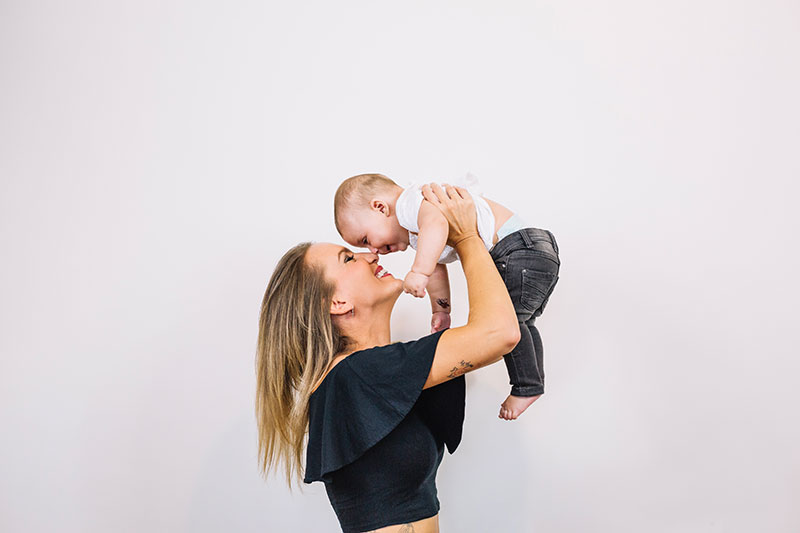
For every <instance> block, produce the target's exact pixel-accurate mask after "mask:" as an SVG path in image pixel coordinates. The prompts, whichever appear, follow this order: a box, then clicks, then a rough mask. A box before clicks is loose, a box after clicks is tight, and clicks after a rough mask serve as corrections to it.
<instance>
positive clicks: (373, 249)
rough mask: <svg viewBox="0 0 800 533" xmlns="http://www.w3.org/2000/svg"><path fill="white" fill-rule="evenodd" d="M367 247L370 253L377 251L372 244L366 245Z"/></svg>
mask: <svg viewBox="0 0 800 533" xmlns="http://www.w3.org/2000/svg"><path fill="white" fill-rule="evenodd" d="M367 248H368V249H369V252H370V253H371V254H377V253H378V249H377V248H375V247H374V246H367Z"/></svg>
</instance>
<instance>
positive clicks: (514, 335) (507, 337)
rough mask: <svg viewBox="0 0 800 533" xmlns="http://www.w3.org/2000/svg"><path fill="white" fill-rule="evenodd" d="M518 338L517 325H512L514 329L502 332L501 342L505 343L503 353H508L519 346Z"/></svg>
mask: <svg viewBox="0 0 800 533" xmlns="http://www.w3.org/2000/svg"><path fill="white" fill-rule="evenodd" d="M520 336H521V334H520V331H519V324H517V323H514V327H512V328H508V329H507V330H506V331H504V332H503V340H504V341H505V348H506V351H505V352H503V353H508V352H510V351H511V350H513V349H514V348H516V347H517V344H519V339H520Z"/></svg>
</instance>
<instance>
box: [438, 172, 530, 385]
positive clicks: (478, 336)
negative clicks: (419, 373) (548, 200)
mask: <svg viewBox="0 0 800 533" xmlns="http://www.w3.org/2000/svg"><path fill="white" fill-rule="evenodd" d="M446 189H447V190H446V191H445V190H443V189H442V188H441V187H439V186H438V185H436V184H433V185H426V186H424V187H423V189H422V193H423V196H424V197H425V199H426V200H427V201H429V202H431V203H432V204H433V205H435V206H436V207H437V208H439V210H440V211H441V212H442V214H444V216H445V218H447V223H448V225H449V234H448V244H450V245H451V246H453V247H454V248H455V249H456V251H457V252H458V255H459V257H460V259H461V266H462V268H463V269H464V276H465V277H466V278H467V294H468V296H469V318H468V319H467V323H466V324H465V325H464V326H461V327H458V328H453V329H449V330H447V331H445V332H444V333H442V336H441V337H440V338H439V343H438V344H437V347H436V354H435V355H434V359H433V365H432V366H431V371H430V374H429V375H428V379H427V381H426V382H425V386H424V387H423V388H426V389H427V388H429V387H433V386H434V385H438V384H439V383H443V382H445V381H447V380H449V379H452V378H455V377H457V376H460V375H462V374H465V373H467V372H471V371H472V370H476V369H478V368H480V367H482V366H486V365H488V364H491V363H494V362H497V361H499V360H500V359H501V358H502V357H503V355H505V354H507V353H508V352H510V351H511V350H513V349H514V347H515V346H516V345H517V343H518V342H519V337H520V332H519V325H518V324H517V318H516V313H515V312H514V306H513V305H512V304H511V298H509V296H508V290H507V289H506V286H505V285H504V284H503V280H502V279H500V273H499V272H498V271H497V268H496V267H495V266H494V262H493V261H492V258H491V256H490V255H489V252H488V251H487V250H486V247H485V246H484V244H483V241H482V240H481V238H480V236H479V235H478V230H477V216H476V214H475V204H474V202H473V201H472V197H471V196H470V194H469V192H467V190H466V189H462V188H460V187H452V186H447V188H446Z"/></svg>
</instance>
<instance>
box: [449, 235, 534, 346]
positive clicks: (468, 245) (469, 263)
mask: <svg viewBox="0 0 800 533" xmlns="http://www.w3.org/2000/svg"><path fill="white" fill-rule="evenodd" d="M456 251H457V252H458V255H459V257H460V258H461V264H462V266H463V268H464V276H465V277H466V279H467V295H468V296H469V318H468V320H467V325H468V326H473V327H475V328H479V329H481V330H485V332H486V333H487V334H495V333H496V334H498V335H499V336H500V337H508V336H510V337H516V338H517V339H518V338H519V326H518V325H517V317H516V313H515V311H514V306H513V304H512V303H511V298H510V297H509V296H508V290H507V289H506V286H505V285H504V284H503V280H502V279H501V278H500V273H499V272H498V271H497V267H495V265H494V262H493V261H492V258H491V256H490V255H489V253H488V252H487V251H486V247H485V246H484V244H483V241H482V240H481V238H480V237H479V236H478V235H477V234H473V235H472V236H470V237H467V238H465V239H463V240H461V241H460V242H458V243H457V244H456ZM514 344H516V342H515V343H514Z"/></svg>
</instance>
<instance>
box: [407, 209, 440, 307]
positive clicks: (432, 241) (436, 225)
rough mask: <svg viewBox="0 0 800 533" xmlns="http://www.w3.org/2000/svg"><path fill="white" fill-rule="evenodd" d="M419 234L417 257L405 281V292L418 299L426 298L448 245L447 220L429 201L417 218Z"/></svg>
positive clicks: (420, 210)
mask: <svg viewBox="0 0 800 533" xmlns="http://www.w3.org/2000/svg"><path fill="white" fill-rule="evenodd" d="M417 223H418V225H419V234H418V236H417V255H416V257H415V258H414V264H413V265H412V266H411V272H409V273H408V274H407V275H406V278H405V280H403V290H404V291H405V292H408V293H411V294H413V295H414V296H416V297H417V298H422V297H423V296H425V287H426V286H427V285H428V279H429V277H430V276H431V275H432V274H433V271H434V270H435V269H436V264H437V261H438V260H439V256H440V255H442V250H444V246H445V244H446V243H447V232H448V229H449V228H448V225H447V219H446V218H444V215H442V212H441V211H439V210H438V209H437V208H436V206H434V205H433V204H431V203H430V202H428V201H427V200H425V201H423V202H422V206H421V207H420V208H419V215H418V217H417Z"/></svg>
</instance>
